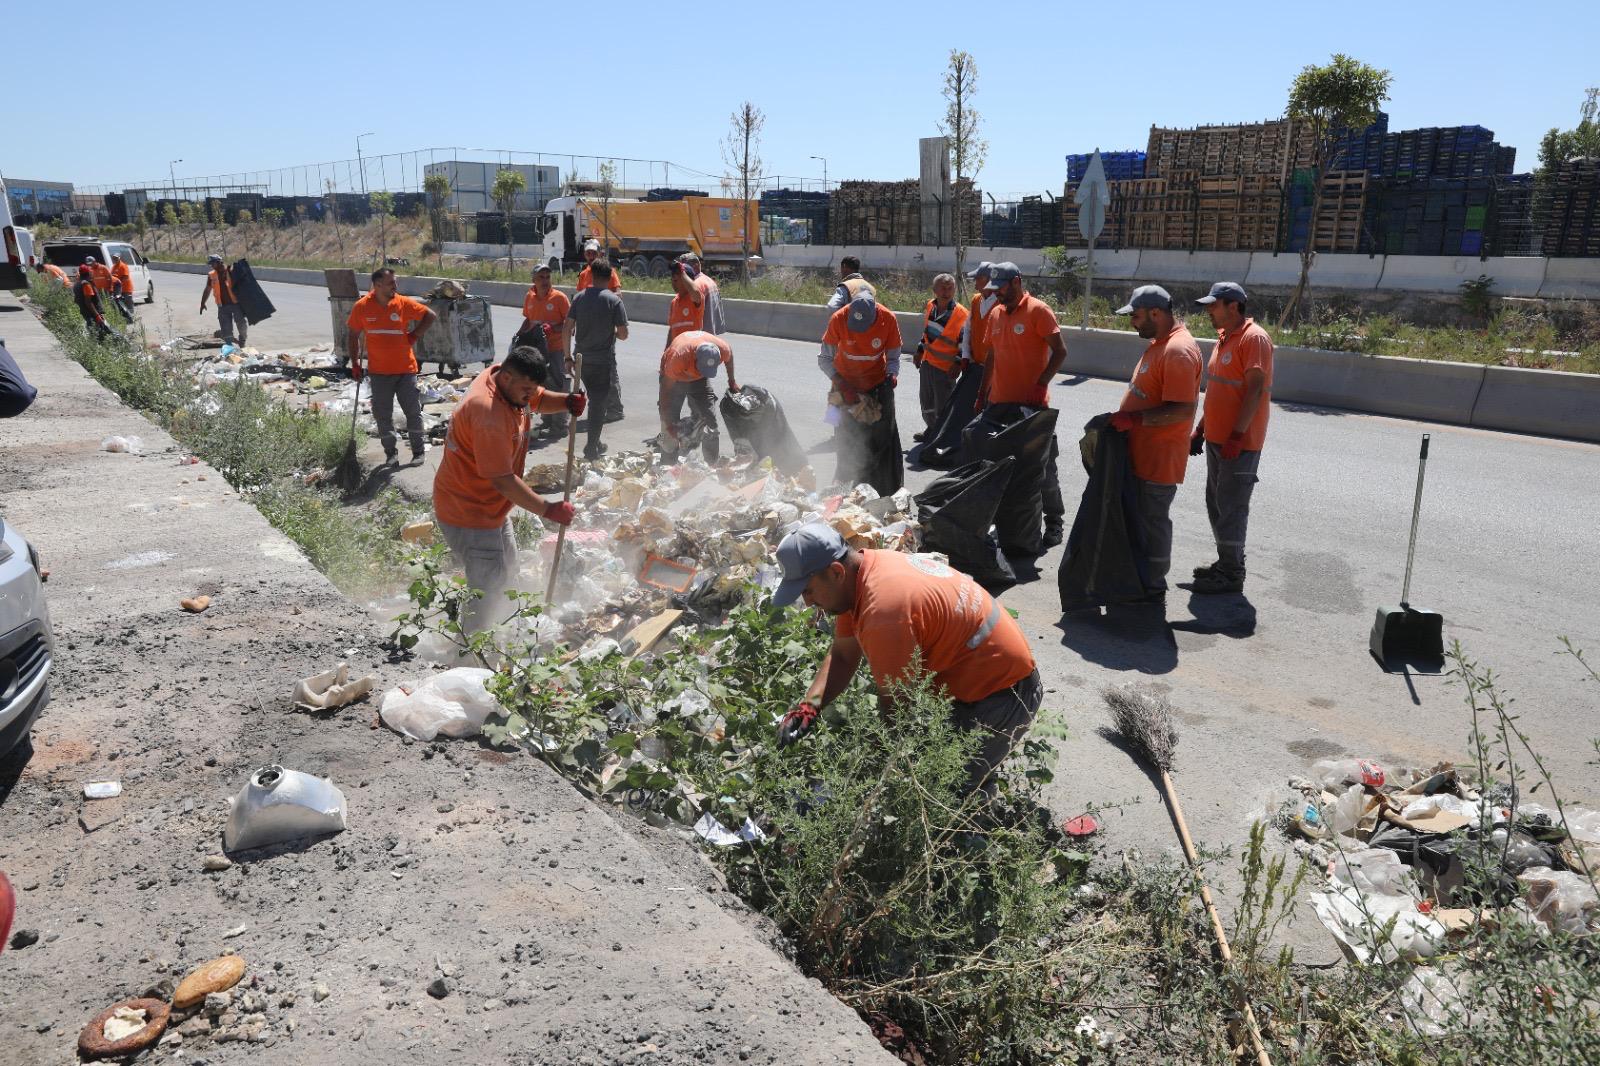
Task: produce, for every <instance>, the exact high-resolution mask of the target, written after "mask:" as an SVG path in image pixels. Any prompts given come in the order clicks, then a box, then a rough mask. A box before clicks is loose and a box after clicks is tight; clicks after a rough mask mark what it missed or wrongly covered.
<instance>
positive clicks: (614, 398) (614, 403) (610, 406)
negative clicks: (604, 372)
mask: <svg viewBox="0 0 1600 1066" xmlns="http://www.w3.org/2000/svg"><path fill="white" fill-rule="evenodd" d="M605 413H606V421H607V422H621V421H622V417H623V416H622V378H621V377H619V376H618V375H617V361H616V359H615V358H613V359H612V360H611V398H610V399H608V400H607V401H606V406H605Z"/></svg>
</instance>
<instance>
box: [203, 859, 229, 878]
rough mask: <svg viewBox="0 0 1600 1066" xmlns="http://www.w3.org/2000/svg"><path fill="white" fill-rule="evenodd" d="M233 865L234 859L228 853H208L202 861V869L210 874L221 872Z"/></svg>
mask: <svg viewBox="0 0 1600 1066" xmlns="http://www.w3.org/2000/svg"><path fill="white" fill-rule="evenodd" d="M232 866H233V860H232V859H230V858H228V857H227V856H226V855H207V856H206V857H205V858H204V859H203V860H201V863H200V869H202V870H204V871H205V872H206V873H208V874H214V873H221V872H222V871H223V870H226V869H229V868H230V867H232Z"/></svg>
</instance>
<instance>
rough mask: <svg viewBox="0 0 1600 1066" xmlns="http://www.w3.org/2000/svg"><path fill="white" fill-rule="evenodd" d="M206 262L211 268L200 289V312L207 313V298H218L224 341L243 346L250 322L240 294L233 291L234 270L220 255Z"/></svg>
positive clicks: (248, 332)
mask: <svg viewBox="0 0 1600 1066" xmlns="http://www.w3.org/2000/svg"><path fill="white" fill-rule="evenodd" d="M206 263H207V264H208V265H209V266H210V267H211V270H210V272H209V273H207V274H206V286H205V288H203V289H201V290H200V313H201V314H202V315H203V314H205V313H206V300H207V299H214V300H216V301H217V325H218V326H219V327H221V336H222V342H223V343H224V344H235V343H236V344H238V345H239V347H241V348H243V347H244V345H245V339H246V338H247V337H248V336H249V335H250V323H249V322H247V321H245V317H244V308H242V307H240V306H239V297H238V294H236V293H235V292H234V291H233V271H232V270H230V269H229V268H228V267H227V266H226V265H225V264H224V263H223V262H222V256H220V255H211V256H207V257H206ZM235 331H237V339H235Z"/></svg>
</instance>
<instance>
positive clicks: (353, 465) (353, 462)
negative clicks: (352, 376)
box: [333, 378, 361, 492]
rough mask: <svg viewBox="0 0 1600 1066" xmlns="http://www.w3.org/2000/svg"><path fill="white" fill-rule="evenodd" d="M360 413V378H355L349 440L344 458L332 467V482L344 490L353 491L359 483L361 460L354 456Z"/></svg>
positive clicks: (345, 447)
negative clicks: (357, 421)
mask: <svg viewBox="0 0 1600 1066" xmlns="http://www.w3.org/2000/svg"><path fill="white" fill-rule="evenodd" d="M360 414H361V379H360V378H356V398H355V401H354V403H352V404H351V407H350V440H349V442H348V443H347V444H345V446H344V458H343V459H340V460H339V465H338V466H336V467H334V468H333V483H334V484H335V485H338V486H339V488H340V489H341V490H342V491H344V492H354V491H355V490H356V488H357V487H358V486H359V485H360V484H361V461H360V460H359V459H357V458H356V418H357V416H359V415H360Z"/></svg>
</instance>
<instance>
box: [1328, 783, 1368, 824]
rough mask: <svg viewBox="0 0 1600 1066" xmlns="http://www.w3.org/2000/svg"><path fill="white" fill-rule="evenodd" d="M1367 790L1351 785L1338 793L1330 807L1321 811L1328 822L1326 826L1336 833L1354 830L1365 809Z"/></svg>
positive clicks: (1359, 822)
mask: <svg viewBox="0 0 1600 1066" xmlns="http://www.w3.org/2000/svg"><path fill="white" fill-rule="evenodd" d="M1367 803H1368V800H1367V790H1366V789H1364V788H1362V787H1361V786H1360V785H1351V786H1350V787H1349V788H1347V789H1345V790H1344V791H1343V792H1342V793H1340V794H1339V798H1338V799H1336V800H1334V801H1333V804H1332V806H1331V807H1329V808H1328V809H1327V810H1325V811H1323V812H1322V814H1323V819H1324V820H1325V821H1326V822H1327V823H1328V828H1329V829H1331V830H1333V831H1334V832H1335V833H1338V834H1341V835H1343V834H1346V833H1353V832H1355V829H1356V826H1358V825H1360V824H1361V816H1362V815H1363V814H1365V813H1366V810H1367Z"/></svg>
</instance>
